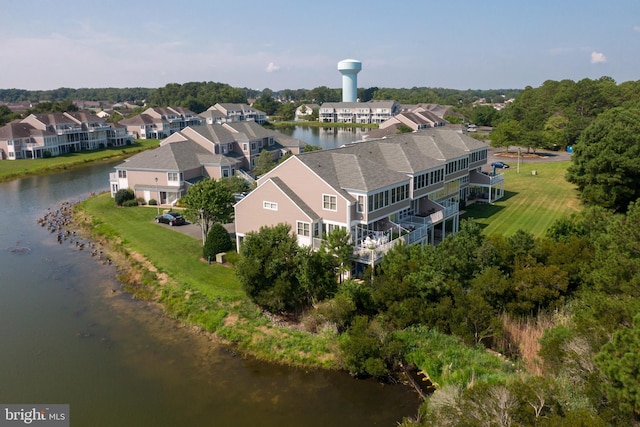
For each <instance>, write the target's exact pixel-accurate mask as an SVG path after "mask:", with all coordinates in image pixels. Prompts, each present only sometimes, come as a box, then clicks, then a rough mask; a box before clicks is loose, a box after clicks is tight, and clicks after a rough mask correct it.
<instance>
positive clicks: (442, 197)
mask: <svg viewBox="0 0 640 427" xmlns="http://www.w3.org/2000/svg"><path fill="white" fill-rule="evenodd" d="M487 152H488V146H487V145H486V144H484V143H482V142H480V141H478V140H475V139H473V138H470V137H468V136H466V135H463V134H461V133H458V132H455V131H452V130H447V129H445V128H432V129H427V130H424V131H420V132H414V133H406V134H400V135H395V136H393V137H387V138H384V139H378V140H372V141H365V142H359V143H355V144H349V145H346V146H343V147H341V148H336V149H331V150H324V151H315V152H309V153H302V154H299V155H296V156H292V157H290V158H289V159H287V160H286V161H284V162H283V163H282V164H280V165H278V166H277V167H276V168H274V169H273V170H272V171H270V172H269V173H267V174H265V175H263V176H262V177H260V178H259V180H258V187H257V188H256V189H255V190H253V191H252V192H251V193H249V194H248V195H247V196H246V197H245V198H244V199H242V200H241V201H239V202H238V203H237V204H236V205H235V231H236V244H237V247H238V249H239V248H240V246H241V244H242V240H243V239H244V237H245V236H246V235H247V233H250V232H255V231H258V230H259V229H260V227H262V226H274V225H277V224H279V223H287V224H290V225H291V229H292V233H294V234H295V235H296V236H297V239H298V242H299V243H300V244H301V245H306V246H312V247H313V248H318V247H319V245H320V242H321V239H322V238H323V236H324V235H325V234H326V233H329V232H331V231H332V230H334V229H335V228H341V229H345V230H347V231H348V232H349V233H350V235H351V242H352V244H353V258H354V260H355V264H356V266H359V269H360V270H359V271H361V270H362V268H363V266H364V265H373V264H375V263H377V262H379V260H380V259H381V258H382V256H383V255H384V254H385V253H386V252H387V251H388V250H389V249H390V248H391V247H393V246H394V245H395V244H397V243H398V242H401V241H402V242H404V243H406V244H414V243H420V244H435V243H436V242H438V241H440V240H441V239H443V238H444V237H445V234H446V233H448V232H452V233H455V232H456V231H457V230H458V228H459V216H460V203H461V202H465V203H466V202H467V201H469V200H471V199H480V200H484V201H492V200H496V199H499V198H501V197H502V196H503V195H504V176H503V175H502V174H500V175H489V174H487V173H484V172H482V166H483V165H486V163H487ZM355 272H356V273H357V272H358V271H355Z"/></svg>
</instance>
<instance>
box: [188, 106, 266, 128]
mask: <svg viewBox="0 0 640 427" xmlns="http://www.w3.org/2000/svg"><path fill="white" fill-rule="evenodd" d="M199 116H200V117H201V118H203V119H205V120H206V122H207V123H209V124H213V123H233V122H248V121H250V122H256V123H258V124H260V125H262V124H264V123H266V121H267V115H266V114H265V113H264V112H262V111H260V110H256V109H255V108H253V107H250V106H249V105H247V104H233V103H218V104H216V105H213V106H211V107H209V108H208V109H207V111H204V112H202V113H200V115H199Z"/></svg>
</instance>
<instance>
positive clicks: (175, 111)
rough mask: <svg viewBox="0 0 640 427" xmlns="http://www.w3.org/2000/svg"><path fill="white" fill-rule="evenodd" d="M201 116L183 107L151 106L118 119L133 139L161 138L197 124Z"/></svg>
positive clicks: (200, 121)
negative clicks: (130, 115) (135, 114)
mask: <svg viewBox="0 0 640 427" xmlns="http://www.w3.org/2000/svg"><path fill="white" fill-rule="evenodd" d="M202 121H203V120H202V118H201V117H199V116H198V115H197V114H196V113H194V112H193V111H190V110H188V109H187V108H183V107H166V108H161V107H152V108H147V109H146V110H145V111H144V112H143V113H141V114H138V115H137V116H133V117H131V118H128V119H123V120H120V122H119V123H120V124H121V125H124V126H125V127H126V129H127V133H128V134H129V135H131V136H132V137H133V138H135V139H162V138H166V137H168V136H170V135H172V134H174V133H175V132H178V131H180V130H182V129H184V128H186V127H188V126H192V125H199V124H201V123H202Z"/></svg>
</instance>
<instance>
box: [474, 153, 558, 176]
mask: <svg viewBox="0 0 640 427" xmlns="http://www.w3.org/2000/svg"><path fill="white" fill-rule="evenodd" d="M520 153H521V155H522V157H521V159H520V161H521V162H527V163H531V162H535V163H542V162H565V161H569V160H571V153H567V152H566V151H547V150H536V153H535V154H533V152H531V153H527V149H526V148H522V147H521V148H520ZM493 162H504V163H507V164H508V165H509V166H512V167H513V166H514V165H515V164H516V163H517V162H518V147H509V151H506V150H505V149H504V148H493V147H489V154H488V156H487V165H486V166H485V167H483V170H485V171H490V169H492V168H491V166H490V165H491V163H493Z"/></svg>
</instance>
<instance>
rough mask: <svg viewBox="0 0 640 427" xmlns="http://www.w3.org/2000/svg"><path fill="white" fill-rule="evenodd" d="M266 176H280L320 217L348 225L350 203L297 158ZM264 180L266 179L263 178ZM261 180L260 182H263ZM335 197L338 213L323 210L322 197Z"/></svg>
mask: <svg viewBox="0 0 640 427" xmlns="http://www.w3.org/2000/svg"><path fill="white" fill-rule="evenodd" d="M266 176H279V177H280V178H281V179H282V180H283V181H284V182H286V183H287V185H288V186H289V187H290V188H291V189H292V190H293V191H294V192H295V193H296V194H297V195H298V197H300V198H301V199H302V200H304V202H305V203H306V204H307V205H308V206H309V207H310V208H311V209H313V211H314V212H316V213H317V214H318V215H320V216H321V217H322V218H324V219H326V220H328V221H335V222H340V223H346V221H347V209H348V202H347V201H346V200H345V199H344V198H343V197H342V196H341V195H339V194H338V193H337V192H336V191H334V190H333V189H332V188H331V187H330V186H329V185H327V184H326V183H324V182H323V181H322V180H321V179H320V178H318V177H317V176H316V175H315V174H314V173H313V172H311V171H310V170H309V169H308V168H307V167H306V166H305V165H304V164H302V163H301V162H300V161H299V160H297V159H296V158H291V159H289V160H287V162H286V163H283V164H282V166H280V167H278V168H277V169H276V170H273V171H271V172H270V173H269V174H267V175H266ZM263 179H264V178H263ZM263 179H261V180H260V181H261V182H262V180H263ZM323 194H329V195H335V196H336V200H337V211H335V212H334V211H329V210H324V209H323V203H322V195H323Z"/></svg>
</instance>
